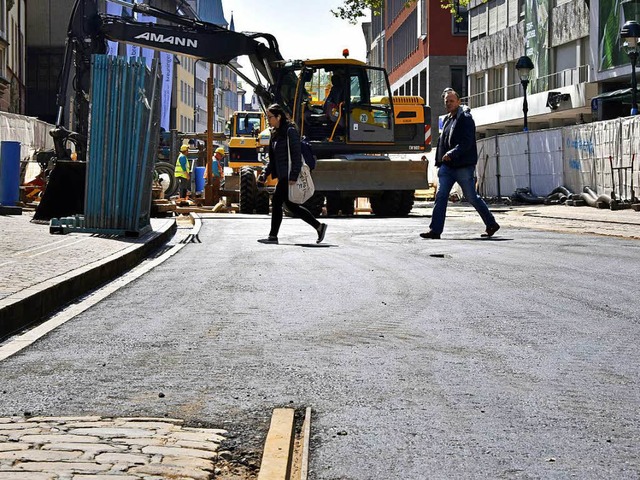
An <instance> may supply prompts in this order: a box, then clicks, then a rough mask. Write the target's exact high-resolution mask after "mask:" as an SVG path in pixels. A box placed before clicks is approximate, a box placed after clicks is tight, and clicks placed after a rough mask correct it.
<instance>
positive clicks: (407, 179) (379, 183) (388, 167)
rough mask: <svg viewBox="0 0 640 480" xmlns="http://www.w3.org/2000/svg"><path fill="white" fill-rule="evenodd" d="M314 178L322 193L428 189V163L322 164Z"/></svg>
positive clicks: (326, 161) (398, 161)
mask: <svg viewBox="0 0 640 480" xmlns="http://www.w3.org/2000/svg"><path fill="white" fill-rule="evenodd" d="M312 176H313V183H314V184H315V187H316V190H318V191H343V192H344V191H353V192H358V191H362V192H371V191H374V192H375V191H380V190H422V189H426V188H428V185H427V165H426V162H413V161H408V160H406V161H405V160H334V159H327V160H318V163H317V164H316V168H315V169H314V170H313V173H312Z"/></svg>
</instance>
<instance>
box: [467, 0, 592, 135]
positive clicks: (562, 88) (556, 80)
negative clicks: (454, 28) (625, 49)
mask: <svg viewBox="0 0 640 480" xmlns="http://www.w3.org/2000/svg"><path fill="white" fill-rule="evenodd" d="M591 6H592V7H593V6H594V4H593V3H591ZM469 25H470V28H469V46H468V54H467V60H468V74H469V97H468V98H467V99H465V100H466V101H467V103H468V105H469V106H470V107H471V108H472V110H473V115H474V118H475V120H476V125H477V128H478V132H479V133H480V134H481V135H493V134H499V133H507V132H513V131H518V130H522V129H523V116H524V114H523V95H524V92H523V86H522V85H521V82H520V78H519V76H518V73H517V71H516V68H515V66H516V62H517V61H518V59H519V58H520V57H521V56H524V55H526V56H528V57H529V58H531V60H532V62H533V65H534V69H533V71H532V72H531V78H530V81H529V85H528V91H527V100H528V107H529V108H528V115H527V117H528V126H529V130H538V129H542V128H549V127H558V126H564V125H572V124H576V123H584V122H589V121H591V120H592V111H591V99H592V98H593V97H594V96H596V95H597V94H598V85H597V83H596V75H595V68H594V65H593V63H592V61H591V58H590V57H591V55H590V54H589V35H590V20H589V5H588V2H586V1H585V0H489V1H488V2H486V3H483V2H482V1H478V0H473V2H472V3H471V4H470V9H469Z"/></svg>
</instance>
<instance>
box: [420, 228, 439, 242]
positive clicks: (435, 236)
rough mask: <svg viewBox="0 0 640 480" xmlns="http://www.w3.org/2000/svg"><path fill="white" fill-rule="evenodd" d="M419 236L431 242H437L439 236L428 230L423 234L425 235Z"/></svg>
mask: <svg viewBox="0 0 640 480" xmlns="http://www.w3.org/2000/svg"><path fill="white" fill-rule="evenodd" d="M420 236H421V237H422V238H432V239H433V240H438V239H439V238H440V234H439V233H436V232H434V231H432V230H429V231H428V232H425V233H421V234H420Z"/></svg>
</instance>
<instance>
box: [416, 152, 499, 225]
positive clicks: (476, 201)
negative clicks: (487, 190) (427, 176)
mask: <svg viewBox="0 0 640 480" xmlns="http://www.w3.org/2000/svg"><path fill="white" fill-rule="evenodd" d="M475 169H476V167H475V166H474V165H471V166H469V167H461V168H451V167H449V166H448V165H447V164H445V163H443V164H442V165H441V166H440V168H439V170H438V180H439V185H438V193H436V202H435V205H434V206H433V213H432V215H431V225H430V226H429V228H430V230H431V231H432V232H434V233H438V234H441V233H442V231H443V230H444V220H445V217H446V215H447V202H448V201H449V194H450V193H451V189H452V188H453V184H454V183H456V182H457V183H458V185H460V187H461V188H462V193H463V194H464V197H465V198H466V199H467V201H468V202H469V203H470V204H471V205H473V207H474V208H475V209H476V211H477V212H478V213H479V214H480V217H481V218H482V221H483V222H484V224H485V225H486V226H487V227H490V226H493V225H495V224H496V219H495V218H494V216H493V214H492V213H491V212H490V211H489V207H487V204H486V203H484V200H483V199H482V198H481V197H480V195H478V192H476V186H475V181H474V178H473V174H474V172H475Z"/></svg>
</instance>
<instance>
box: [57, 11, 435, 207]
mask: <svg viewBox="0 0 640 480" xmlns="http://www.w3.org/2000/svg"><path fill="white" fill-rule="evenodd" d="M110 1H111V2H112V3H116V4H120V5H122V6H125V7H127V8H129V9H130V10H131V12H133V13H140V14H143V15H145V16H147V17H155V18H156V19H157V22H156V23H144V22H138V21H135V20H133V19H132V18H130V17H121V16H114V15H110V14H107V13H104V12H101V11H99V5H100V4H103V3H104V2H99V1H98V0H76V2H75V4H74V6H73V9H72V14H71V19H70V21H69V26H68V34H67V41H66V49H65V56H64V62H63V68H62V72H61V75H60V81H59V89H58V95H57V99H56V103H57V109H58V115H57V120H56V128H54V129H53V130H52V132H51V134H52V136H53V139H54V145H55V147H54V150H55V156H56V157H57V159H58V160H61V161H63V162H64V160H65V159H68V158H69V155H70V153H69V152H70V151H71V148H70V145H69V144H73V146H74V150H75V152H76V154H77V158H78V160H80V162H77V163H82V162H83V161H85V160H86V152H87V138H88V130H89V99H90V92H89V83H90V82H89V80H90V79H89V77H90V65H91V56H92V55H93V54H104V53H106V51H107V41H108V40H111V41H117V42H122V43H126V44H132V45H137V46H140V47H144V48H151V49H154V50H159V51H166V52H170V53H174V54H180V55H185V56H188V57H191V58H194V59H197V60H201V61H206V62H210V63H215V64H222V65H226V66H228V67H229V68H230V69H231V70H232V71H234V72H235V73H236V74H237V75H238V77H240V78H242V79H243V80H244V81H245V82H247V84H248V85H250V86H251V87H252V88H253V90H254V92H255V94H256V95H257V97H258V99H259V102H260V104H261V106H262V109H263V110H265V109H266V107H267V106H268V105H269V104H271V103H279V104H281V105H282V106H283V108H284V109H285V111H286V112H287V113H288V114H289V116H290V117H291V119H292V121H294V122H295V123H296V124H297V126H298V128H299V129H300V132H301V134H302V135H305V136H306V137H307V138H308V139H309V141H310V144H311V146H312V149H313V152H314V155H315V156H316V157H317V159H318V161H317V164H316V168H315V170H314V173H313V178H314V183H315V186H316V194H315V195H314V197H313V198H312V199H311V200H310V201H309V203H308V206H309V207H310V208H311V209H312V211H313V212H314V213H315V214H319V213H320V211H321V209H322V207H323V205H324V203H325V201H326V207H327V211H328V212H330V213H331V212H334V211H337V210H338V209H339V210H341V211H342V212H343V213H345V212H346V213H347V214H348V213H349V212H352V211H353V203H354V199H355V198H356V197H368V198H369V199H370V203H371V208H372V211H373V213H374V214H376V215H383V216H402V215H407V214H408V213H409V212H410V211H411V208H412V206H413V195H414V191H415V190H416V189H423V188H426V187H427V174H426V166H425V162H417V161H416V162H412V161H407V160H391V159H390V157H389V154H390V153H414V154H420V153H424V152H425V151H428V150H430V148H431V145H430V143H431V135H430V131H431V126H430V108H429V107H428V106H426V105H425V104H424V100H423V99H422V98H420V97H411V96H396V97H393V96H392V95H391V89H390V86H389V80H388V77H387V73H386V71H385V70H384V69H383V68H379V67H373V66H369V65H367V64H365V63H363V62H360V61H357V60H353V59H350V58H348V57H347V55H348V54H346V53H345V54H344V55H343V56H344V58H337V59H320V60H294V61H291V60H285V59H284V58H283V57H282V55H281V53H280V48H279V45H278V42H277V40H276V38H275V37H274V36H273V35H271V34H268V33H243V32H235V31H231V30H227V29H225V28H222V27H220V26H218V25H214V24H211V23H208V22H204V21H201V20H199V19H198V18H197V15H196V14H195V13H194V12H193V11H188V10H189V9H188V7H186V6H185V7H183V10H179V11H176V12H169V11H166V10H163V9H160V8H157V7H154V6H151V5H148V4H145V3H133V2H129V1H124V0H110ZM183 3H184V2H183ZM240 56H247V57H248V59H249V60H250V63H251V66H252V69H253V73H254V75H255V79H254V78H251V77H249V76H248V75H245V74H244V73H243V72H242V71H240V70H239V69H238V68H237V67H236V66H235V62H234V60H235V59H236V58H237V57H240ZM72 71H73V72H75V73H74V78H73V81H72V82H70V79H71V74H72ZM329 80H333V82H332V83H331V84H333V83H335V84H336V86H337V87H339V90H340V91H341V96H339V97H338V98H337V100H336V98H332V99H331V100H332V102H333V103H331V104H330V105H327V103H328V98H327V97H329V92H328V90H327V88H328V86H329V85H330V83H329ZM70 83H71V84H72V85H73V88H74V90H75V94H74V96H73V99H72V101H70V99H71V97H70V96H68V87H69V84H70ZM334 97H335V95H334ZM68 104H72V105H73V108H74V110H73V115H72V118H71V122H69V119H65V109H66V108H67V105H68ZM65 124H66V125H72V129H71V130H68V129H67V128H65V127H64V125H65ZM56 168H57V167H56ZM48 188H49V187H48ZM67 190H68V189H67ZM72 213H78V212H77V211H76V212H72Z"/></svg>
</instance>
